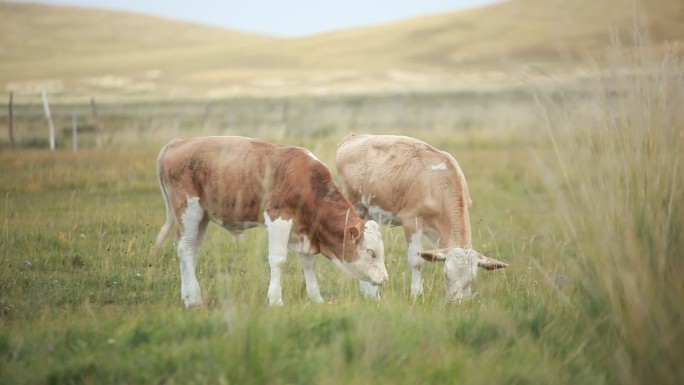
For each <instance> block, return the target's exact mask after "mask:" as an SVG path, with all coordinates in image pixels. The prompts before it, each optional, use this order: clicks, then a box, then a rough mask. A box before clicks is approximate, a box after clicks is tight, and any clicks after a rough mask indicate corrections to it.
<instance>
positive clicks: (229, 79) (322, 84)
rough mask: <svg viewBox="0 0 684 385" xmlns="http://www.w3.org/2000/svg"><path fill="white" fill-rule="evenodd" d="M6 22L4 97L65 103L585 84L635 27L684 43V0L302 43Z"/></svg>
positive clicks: (513, 12)
mask: <svg viewBox="0 0 684 385" xmlns="http://www.w3.org/2000/svg"><path fill="white" fill-rule="evenodd" d="M635 10H636V12H635ZM635 15H636V16H635ZM0 18H1V20H2V23H1V24H0V47H1V49H0V86H1V87H2V88H3V89H4V90H5V91H13V92H15V93H16V94H18V95H22V94H26V95H28V94H35V93H36V92H37V91H38V90H39V89H41V88H47V89H49V90H50V91H51V93H52V94H55V95H57V96H63V97H68V96H73V97H80V96H82V95H98V96H100V97H105V98H106V97H116V98H121V97H123V98H150V97H153V98H156V97H185V98H188V97H202V98H206V97H212V98H213V97H226V96H232V95H284V94H296V93H307V94H325V93H335V92H382V91H432V90H449V89H459V88H464V87H465V88H468V87H480V86H483V85H501V84H511V83H514V82H515V78H514V77H511V74H512V73H515V72H517V71H521V70H524V69H525V68H528V67H530V66H534V67H535V68H543V70H544V71H545V72H554V71H558V72H559V73H573V69H574V67H575V66H576V65H577V64H580V63H583V62H584V60H585V58H586V57H587V56H592V57H597V58H600V56H601V55H602V54H603V52H604V50H605V48H606V47H607V46H608V45H609V44H610V40H611V34H613V35H615V36H619V38H620V40H621V42H622V44H623V45H626V46H629V45H630V44H632V43H633V32H634V25H639V26H640V29H641V30H642V31H648V35H649V37H650V39H651V42H652V45H653V46H655V47H656V48H657V49H662V48H663V47H664V46H665V45H668V44H671V43H674V42H682V40H684V3H682V2H681V1H679V0H648V1H645V0H642V1H640V2H637V3H636V4H635V3H633V2H632V1H629V0H603V1H590V0H576V1H572V2H568V1H561V0H509V1H503V2H500V3H496V4H493V5H489V6H484V7H480V8H474V9H470V10H466V11H459V12H451V13H444V14H437V15H431V16H424V17H419V18H414V19H408V20H402V21H398V22H393V23H387V24H383V25H377V26H371V27H365V28H356V29H349V30H341V31H335V32H331V33H326V34H320V35H314V36H308V37H303V38H294V39H282V38H275V37H269V36H260V35H255V34H249V33H243V32H239V31H232V30H225V29H220V28H213V27H205V26H201V25H197V24H191V23H183V22H178V21H172V20H166V19H161V18H156V17H151V16H144V15H137V14H131V13H126V12H116V11H103V10H94V9H84V8H76V7H62V6H48V5H41V4H18V3H11V2H0Z"/></svg>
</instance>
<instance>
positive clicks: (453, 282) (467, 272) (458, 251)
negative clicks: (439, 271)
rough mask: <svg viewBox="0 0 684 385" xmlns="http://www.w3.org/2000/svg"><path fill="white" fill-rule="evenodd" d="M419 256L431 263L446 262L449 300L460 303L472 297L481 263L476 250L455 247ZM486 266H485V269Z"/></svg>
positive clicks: (424, 252)
mask: <svg viewBox="0 0 684 385" xmlns="http://www.w3.org/2000/svg"><path fill="white" fill-rule="evenodd" d="M419 255H420V256H421V257H422V258H423V259H426V260H428V261H431V262H434V261H443V262H444V285H445V286H446V293H447V298H449V299H451V300H454V301H460V300H462V299H467V298H469V297H470V296H471V295H472V293H471V290H470V285H471V284H472V283H473V281H475V278H476V277H477V267H478V264H479V263H480V261H478V254H477V252H476V251H475V250H473V249H463V248H460V247H454V248H450V249H439V250H426V251H421V252H419ZM482 257H483V258H485V259H487V261H489V260H491V261H496V260H495V259H493V258H486V257H484V256H482ZM496 262H498V263H499V264H501V265H502V266H500V267H505V266H507V265H505V264H503V263H502V262H499V261H496ZM486 266H487V265H483V267H485V268H486ZM494 268H498V267H494Z"/></svg>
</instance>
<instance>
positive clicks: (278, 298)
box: [264, 213, 292, 306]
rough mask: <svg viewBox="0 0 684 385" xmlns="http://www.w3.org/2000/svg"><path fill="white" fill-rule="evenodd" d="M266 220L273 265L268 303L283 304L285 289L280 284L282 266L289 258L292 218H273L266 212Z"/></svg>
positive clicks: (269, 256)
mask: <svg viewBox="0 0 684 385" xmlns="http://www.w3.org/2000/svg"><path fill="white" fill-rule="evenodd" d="M264 222H265V224H266V230H267V231H268V264H269V265H270V266H271V281H270V282H269V284H268V304H269V305H270V306H282V305H283V289H282V287H281V286H280V276H281V275H282V266H283V264H284V263H285V261H286V260H287V244H288V241H289V239H290V230H291V229H292V220H284V219H281V218H276V219H275V220H271V218H270V217H269V215H268V214H266V213H264Z"/></svg>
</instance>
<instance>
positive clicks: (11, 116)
mask: <svg viewBox="0 0 684 385" xmlns="http://www.w3.org/2000/svg"><path fill="white" fill-rule="evenodd" d="M9 96H10V98H9V115H8V116H7V126H8V127H9V141H10V147H12V148H14V111H13V109H12V100H13V99H14V92H10V95H9Z"/></svg>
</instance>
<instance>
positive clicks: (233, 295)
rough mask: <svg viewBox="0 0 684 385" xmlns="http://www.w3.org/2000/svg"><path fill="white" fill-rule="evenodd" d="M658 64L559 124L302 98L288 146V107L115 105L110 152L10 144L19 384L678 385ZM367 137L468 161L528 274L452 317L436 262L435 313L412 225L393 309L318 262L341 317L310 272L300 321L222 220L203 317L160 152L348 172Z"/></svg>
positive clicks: (477, 238)
mask: <svg viewBox="0 0 684 385" xmlns="http://www.w3.org/2000/svg"><path fill="white" fill-rule="evenodd" d="M620 52H622V51H620V50H617V53H618V54H619V53H620ZM647 53H648V52H646V51H645V52H644V55H643V56H642V58H646V57H647V55H646V54H647ZM616 55H617V54H616ZM615 57H619V55H617V56H615ZM621 60H623V61H626V62H628V63H631V64H632V65H634V66H635V67H636V69H638V68H640V66H641V65H646V66H650V65H652V64H653V63H643V64H642V62H640V61H638V60H636V61H634V62H631V61H630V60H632V59H629V58H628V57H621ZM653 60H655V61H656V62H655V63H656V64H658V65H659V66H660V67H659V68H660V70H659V72H658V76H657V77H655V78H653V77H649V76H652V75H644V77H635V78H630V77H625V78H623V83H620V84H621V87H620V88H619V89H618V90H617V91H615V90H613V89H612V88H610V87H612V86H613V85H614V84H615V83H614V82H613V80H610V81H605V82H604V79H605V78H604V77H603V75H600V74H599V75H597V76H596V78H595V82H593V83H591V85H592V86H594V87H593V88H590V89H587V90H585V92H582V93H564V92H556V93H554V94H553V95H548V96H549V97H548V98H547V95H546V94H544V92H543V90H539V89H534V90H533V93H532V94H533V95H534V96H536V97H537V100H538V102H539V106H540V107H541V109H540V110H539V112H540V114H539V115H535V114H533V113H530V112H525V113H522V112H520V111H530V107H531V105H530V104H526V103H533V102H532V100H531V99H529V98H517V97H510V95H507V94H490V95H488V96H479V97H477V98H473V97H472V96H471V97H463V96H453V95H452V96H448V95H442V96H434V95H432V96H429V97H428V96H423V97H419V96H416V97H410V98H408V97H407V98H403V99H402V97H399V96H394V97H374V98H361V99H354V98H338V99H335V98H333V99H320V100H311V99H292V100H288V103H290V104H289V105H290V107H289V108H290V110H289V112H288V115H287V118H286V122H287V129H285V130H280V123H282V118H281V117H282V102H283V101H282V100H259V99H254V100H232V101H225V103H224V104H222V103H219V104H216V105H214V106H213V107H212V110H211V114H210V119H209V124H208V126H206V127H203V124H202V122H204V121H205V118H204V117H205V109H204V108H205V106H204V105H199V106H198V105H193V104H192V103H190V104H188V105H187V106H186V107H187V108H185V109H182V108H180V106H178V105H171V106H166V105H163V104H150V105H143V106H137V108H138V110H135V111H137V112H131V111H133V110H134V108H133V107H131V106H127V107H125V108H122V107H121V106H102V108H101V110H100V111H101V118H102V121H103V122H104V123H105V124H106V125H107V127H108V129H107V131H106V132H105V133H104V134H103V135H104V136H105V141H104V142H105V143H106V145H105V146H104V147H97V146H96V145H95V144H94V143H91V144H90V145H87V146H84V147H82V148H81V149H80V150H79V152H77V153H75V154H74V153H72V152H71V151H70V150H68V149H65V148H60V149H59V150H58V151H56V152H54V153H51V152H49V151H47V150H46V149H44V148H43V149H35V148H27V147H20V148H18V149H14V150H9V149H7V148H6V147H3V148H2V150H1V151H0V199H1V200H0V225H1V228H0V264H1V265H2V268H0V378H2V382H3V383H5V382H6V383H49V384H61V383H76V384H89V383H218V384H222V383H224V384H252V383H254V384H263V383H269V384H300V383H301V384H310V383H324V384H337V383H339V384H342V383H359V384H366V383H368V384H370V383H376V384H377V383H388V384H404V383H425V384H432V383H464V384H491V383H510V384H527V383H529V384H624V383H634V384H640V383H658V384H677V383H681V381H682V379H684V374H683V373H682V371H681V370H682V369H681V365H680V364H681V362H682V359H683V357H682V350H681V348H680V347H681V346H682V343H683V341H682V337H683V336H684V333H683V331H682V330H683V328H682V326H681V325H682V312H681V309H680V308H681V306H680V304H681V301H682V299H684V292H682V288H683V287H684V286H682V285H681V282H682V281H683V279H682V278H683V277H684V275H683V273H682V272H683V270H682V259H681V250H682V244H681V239H684V238H682V236H681V235H682V227H681V226H682V222H681V218H683V217H684V215H682V213H683V212H682V208H683V207H684V206H683V205H682V200H681V199H682V197H683V196H684V194H683V192H682V180H681V177H680V175H684V173H682V171H684V170H682V167H683V166H682V157H681V156H680V155H679V152H680V150H681V148H682V147H681V146H682V143H681V141H682V137H681V127H682V126H683V125H684V117H683V116H682V112H681V110H680V109H679V108H678V106H679V105H681V103H682V101H684V97H682V95H681V92H682V90H683V89H684V84H682V78H681V73H682V71H681V69H682V68H681V63H680V62H679V61H677V60H676V58H672V57H670V58H661V57H658V56H657V55H656V56H655V57H654V58H653ZM633 73H639V71H633ZM644 73H646V72H644ZM651 74H652V73H651ZM557 91H559V90H557ZM459 98H461V99H459ZM450 105H451V106H453V108H454V109H455V110H456V111H458V114H457V115H459V116H458V117H455V116H454V115H450V114H449V113H448V106H450ZM473 105H477V106H480V108H472V109H471V108H470V107H471V106H473ZM521 106H523V107H521ZM532 106H533V105H532ZM35 108H39V107H38V106H36V107H31V106H25V109H23V110H22V111H24V113H23V114H22V115H21V116H22V119H20V120H19V121H20V122H22V125H20V126H21V127H22V130H27V128H26V127H29V126H31V124H32V123H31V122H33V123H36V124H38V123H37V122H38V119H39V118H38V117H39V116H40V115H37V116H38V117H34V118H31V113H30V111H32V110H33V109H35ZM60 108H64V109H69V108H81V109H84V110H86V111H87V106H85V107H84V106H75V107H74V106H61V107H59V108H56V111H60ZM431 108H432V110H431ZM121 111H124V112H121ZM169 111H172V112H171V113H170V112H169ZM431 111H432V112H433V113H434V114H432V113H430V112H431ZM468 111H470V112H469V113H468ZM515 111H517V113H516V112H515ZM67 116H69V115H68V114H67ZM150 116H153V117H154V119H152V122H150V118H149V117H150ZM436 116H437V117H439V118H436ZM501 116H506V117H507V119H504V118H502V117H501ZM176 120H177V126H176V128H174V124H173V122H174V121H176ZM226 122H230V125H227V123H226ZM535 122H537V123H535ZM402 124H403V125H402ZM18 127H19V125H18ZM226 127H228V128H226ZM421 127H422V129H421ZM351 129H354V130H355V131H357V132H376V133H402V134H411V135H413V136H416V137H419V138H421V139H425V140H427V141H429V142H432V143H434V144H435V145H437V146H438V147H440V148H443V149H445V150H448V151H449V152H451V153H452V154H454V155H455V157H456V158H457V159H458V161H459V163H460V164H461V166H462V168H463V169H464V172H465V173H466V176H467V179H468V184H469V189H470V192H471V195H472V198H473V201H474V206H473V207H472V210H471V221H472V227H473V243H474V245H475V246H476V247H477V248H478V249H479V251H481V252H484V253H485V254H488V255H491V256H493V257H495V258H497V259H500V260H504V261H506V262H508V263H510V267H509V268H507V269H504V270H500V271H496V272H490V273H487V272H484V271H481V272H480V275H479V276H478V280H477V281H476V283H475V288H474V290H475V291H476V292H477V295H476V296H475V298H474V299H473V300H470V301H467V302H463V303H450V302H447V301H446V300H445V299H444V286H443V280H442V277H441V269H440V268H441V266H440V265H438V264H428V265H427V266H426V268H425V271H424V279H425V282H424V285H425V290H424V295H423V296H422V297H421V298H419V299H418V300H415V301H414V300H412V299H411V298H410V296H409V285H410V274H409V270H408V267H407V262H406V256H405V255H406V246H405V242H404V239H403V235H402V232H401V229H399V228H384V229H383V235H384V240H385V244H386V263H387V268H388V271H389V273H390V282H389V283H388V285H387V286H386V287H384V288H383V299H382V301H380V302H369V301H365V300H364V299H362V298H361V297H360V295H359V293H358V287H357V283H356V281H355V280H354V279H352V278H350V277H348V276H345V275H344V274H343V273H341V272H339V271H338V270H337V269H336V268H335V267H334V266H333V265H332V264H331V263H329V261H327V260H326V259H325V258H323V257H320V258H319V259H318V264H317V275H318V279H319V282H320V284H321V292H322V295H323V297H324V298H325V299H326V301H327V303H326V304H322V305H315V304H312V303H310V302H309V301H308V299H307V298H306V294H305V291H304V284H303V277H302V274H301V269H300V266H299V262H298V261H297V258H296V256H294V255H290V257H289V259H288V262H287V263H286V265H285V271H284V273H283V290H284V292H283V295H284V301H285V307H283V308H269V307H268V306H267V300H266V290H267V286H268V271H269V269H268V264H267V245H266V236H265V232H264V230H263V229H254V230H250V231H248V232H246V233H245V237H244V239H242V241H236V240H235V239H233V238H231V236H230V235H229V234H228V233H227V232H225V231H223V230H221V229H219V228H218V227H217V226H213V225H212V226H210V229H209V233H208V235H207V239H206V241H205V244H204V246H203V248H202V251H201V253H200V259H199V263H198V278H199V281H200V285H201V287H202V290H203V297H204V300H205V305H204V306H203V307H201V308H197V309H190V310H186V309H183V307H182V303H181V301H180V298H179V291H180V281H179V271H178V261H177V258H176V255H175V250H174V247H173V245H172V244H171V243H168V244H165V245H163V246H162V247H160V248H156V247H154V245H153V241H154V239H155V237H156V234H157V231H158V228H159V227H160V226H161V224H162V223H163V221H164V207H163V200H162V198H161V194H160V193H159V191H158V187H157V181H156V175H155V167H156V156H157V153H158V150H159V148H160V147H161V146H162V144H163V143H165V142H166V141H167V140H168V139H170V138H171V137H174V136H178V135H197V134H204V133H208V134H215V133H216V134H225V133H230V134H235V133H239V134H243V135H250V134H255V135H256V136H262V137H269V138H272V139H275V140H278V141H280V142H283V143H288V144H297V145H305V146H307V147H309V148H311V149H312V150H314V152H315V153H316V155H317V156H318V157H319V158H320V159H322V160H323V161H324V162H325V163H327V164H329V165H332V164H333V159H334V149H335V144H336V143H337V142H338V141H339V140H340V138H342V136H343V135H344V134H346V133H347V132H348V131H349V130H351ZM226 131H227V132H226ZM22 132H23V131H22ZM502 134H503V135H502ZM22 135H23V134H22ZM22 143H23V142H22Z"/></svg>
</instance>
